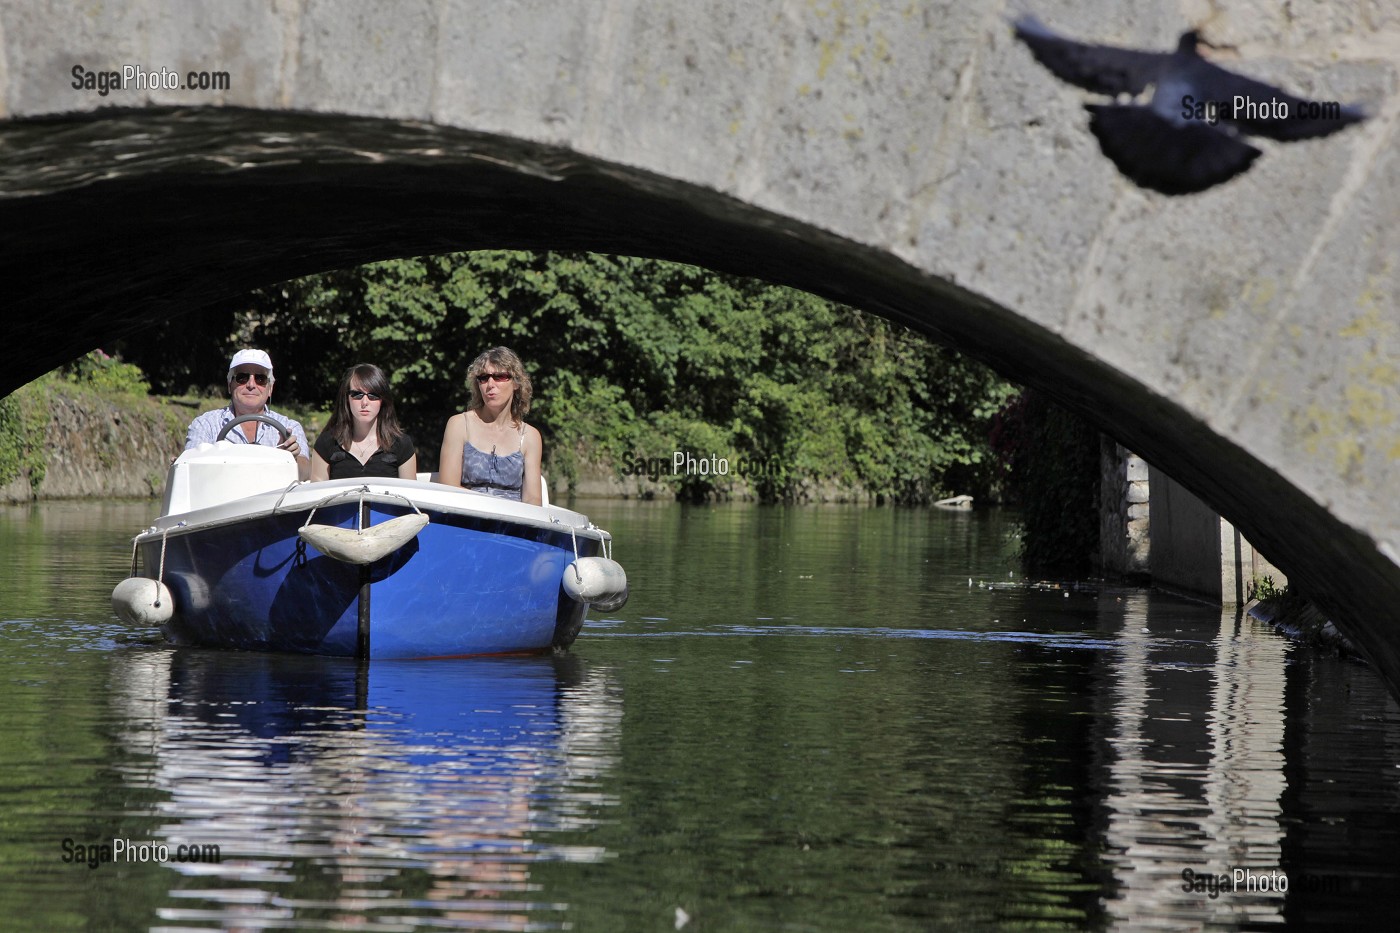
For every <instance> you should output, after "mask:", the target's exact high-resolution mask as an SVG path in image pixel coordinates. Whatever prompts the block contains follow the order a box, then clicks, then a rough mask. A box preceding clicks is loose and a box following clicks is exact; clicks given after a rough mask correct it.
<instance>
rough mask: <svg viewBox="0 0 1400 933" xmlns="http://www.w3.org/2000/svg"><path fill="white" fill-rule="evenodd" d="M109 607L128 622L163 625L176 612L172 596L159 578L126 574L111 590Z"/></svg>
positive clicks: (132, 623)
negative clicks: (153, 578)
mask: <svg viewBox="0 0 1400 933" xmlns="http://www.w3.org/2000/svg"><path fill="white" fill-rule="evenodd" d="M112 611H113V612H115V613H116V614H117V615H118V616H119V617H120V618H121V620H122V621H123V622H127V623H129V624H131V625H163V624H165V623H166V622H169V621H170V617H171V616H172V615H173V614H174V612H175V598H174V597H173V596H171V595H170V587H168V586H166V585H165V584H164V583H162V582H160V581H159V580H152V579H151V578H150V577H127V578H126V579H125V580H123V581H122V582H120V583H118V584H117V585H116V588H115V589H113V590H112Z"/></svg>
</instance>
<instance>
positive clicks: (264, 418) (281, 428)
mask: <svg viewBox="0 0 1400 933" xmlns="http://www.w3.org/2000/svg"><path fill="white" fill-rule="evenodd" d="M245 421H261V422H262V423H263V424H270V425H272V426H273V427H274V428H276V429H277V433H278V434H279V435H281V439H282V440H284V441H285V440H286V439H287V438H289V437H291V436H292V432H291V431H289V430H287V426H286V425H285V424H283V423H282V422H280V421H278V420H277V419H276V418H272V417H269V416H268V415H239V416H238V417H237V418H234V419H233V420H232V421H230V422H229V423H228V424H226V425H224V429H223V430H222V431H220V432H219V436H218V437H216V438H214V440H216V441H221V440H223V439H224V438H226V437H228V432H230V431H232V430H233V429H234V427H235V426H237V425H240V424H243V423H244V422H245Z"/></svg>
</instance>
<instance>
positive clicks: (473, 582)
mask: <svg viewBox="0 0 1400 933" xmlns="http://www.w3.org/2000/svg"><path fill="white" fill-rule="evenodd" d="M356 509H357V506H355V505H354V504H345V503H342V504H339V505H335V506H329V507H326V508H323V509H321V510H319V511H318V512H317V513H316V521H317V523H319V524H332V525H340V526H342V527H354V526H355V513H356ZM407 511H408V510H407V509H406V508H400V507H397V506H390V505H383V504H374V505H372V506H371V507H370V518H369V521H368V524H371V525H377V524H379V523H381V522H384V521H387V520H389V519H391V518H395V517H397V516H399V515H403V514H405V513H406V512H407ZM305 519H306V513H304V512H291V513H286V514H280V515H262V516H259V517H257V518H252V519H249V520H246V521H238V522H231V523H227V524H220V525H210V526H206V527H202V528H199V529H197V530H174V531H172V532H171V533H170V534H169V535H168V536H167V537H166V538H165V539H164V542H163V543H164V551H165V553H164V557H163V562H162V554H161V549H162V539H161V538H160V537H159V536H152V537H148V538H147V539H146V540H144V541H143V542H141V543H140V545H139V550H140V552H141V556H142V559H143V562H144V564H145V567H146V568H147V573H148V575H150V576H155V575H156V573H155V571H156V569H157V568H158V567H160V566H162V563H163V567H164V570H163V573H162V574H161V575H162V578H163V579H164V581H165V583H166V585H167V586H169V587H170V590H171V594H172V596H173V597H174V600H173V601H174V606H175V614H174V616H173V618H171V620H170V621H169V622H168V623H166V625H165V627H164V631H165V634H166V637H167V638H168V639H169V640H170V641H172V642H173V643H175V644H179V645H201V646H208V647H220V648H237V649H246V650H258V651H285V652H298V653H304V654H321V655H340V656H353V655H355V654H356V651H357V642H358V633H359V627H360V617H361V614H362V607H363V609H364V611H365V612H366V613H367V616H368V632H369V645H368V652H369V657H371V658H429V657H463V656H472V655H485V654H512V653H524V652H540V651H547V650H549V649H550V648H551V647H553V646H556V645H561V646H562V645H567V644H568V643H569V642H571V641H572V640H573V637H574V636H575V635H576V634H577V632H578V629H579V627H580V626H581V625H582V623H583V618H584V614H585V613H586V611H587V605H586V604H583V603H579V602H576V601H574V600H571V599H569V598H568V597H567V596H565V595H564V593H563V592H562V589H561V587H560V580H561V579H562V577H563V573H564V569H565V568H566V567H567V566H568V565H569V563H570V562H571V561H572V560H573V559H574V543H573V541H572V540H571V538H570V536H569V534H568V533H567V532H566V531H564V532H561V531H557V530H552V529H544V528H538V527H531V526H529V525H524V524H517V523H512V522H509V521H505V520H500V519H492V518H483V517H479V516H472V515H461V514H452V513H437V514H430V519H431V520H430V522H429V523H428V525H427V526H426V527H425V528H423V530H422V531H421V532H419V534H418V536H417V537H416V538H414V539H413V540H411V541H409V542H408V543H407V544H405V545H404V546H402V547H401V548H399V549H398V550H397V551H395V552H393V553H392V554H390V555H388V556H387V557H384V558H382V559H380V560H378V561H376V562H375V563H373V564H370V565H367V566H363V567H362V566H358V565H354V564H348V563H342V562H341V561H338V560H335V559H334V558H331V557H329V556H327V555H325V554H322V553H320V552H319V551H317V550H316V548H314V547H313V546H311V545H309V544H305V543H304V542H302V540H301V539H300V538H299V537H298V535H297V530H298V528H299V527H300V526H301V525H302V523H303V522H304V521H305ZM577 545H578V553H579V556H589V555H591V554H594V553H597V550H598V542H597V541H595V540H591V539H585V538H583V537H580V538H579V539H578V541H577Z"/></svg>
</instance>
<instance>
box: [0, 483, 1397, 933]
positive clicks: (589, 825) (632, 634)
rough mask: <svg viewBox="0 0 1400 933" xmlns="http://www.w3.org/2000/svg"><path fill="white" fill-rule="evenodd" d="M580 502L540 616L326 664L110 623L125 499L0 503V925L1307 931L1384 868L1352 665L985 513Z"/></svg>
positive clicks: (1387, 713) (1376, 773)
mask: <svg viewBox="0 0 1400 933" xmlns="http://www.w3.org/2000/svg"><path fill="white" fill-rule="evenodd" d="M581 507H582V509H583V510H584V511H586V512H588V513H589V515H590V517H592V518H593V519H594V520H595V521H597V522H598V523H599V524H601V525H603V526H604V527H607V528H609V529H610V530H612V531H613V532H614V534H615V535H616V536H617V550H616V556H617V557H618V558H619V559H620V560H621V561H622V562H623V563H624V564H625V565H626V566H627V568H628V572H629V576H630V577H631V579H632V582H633V588H632V594H633V595H632V599H631V602H630V603H629V604H628V606H627V607H626V608H625V609H624V610H622V611H621V612H618V613H615V614H614V615H612V616H610V617H607V618H602V619H594V620H592V621H590V623H589V624H588V626H587V627H586V628H585V630H584V633H583V635H582V636H581V637H580V638H579V641H578V643H577V644H576V645H575V646H574V649H573V651H572V652H570V653H569V654H567V655H562V656H558V657H554V658H518V659H481V660H468V661H441V662H387V663H382V664H375V665H372V666H371V667H370V668H369V669H368V670H367V671H361V670H357V669H356V667H355V665H354V664H353V663H346V662H342V661H339V660H332V659H314V658H311V659H308V658H294V657H279V656H271V655H253V654H236V653H220V652H208V651H188V650H183V649H182V650H174V649H171V648H168V647H166V646H165V645H163V644H162V643H161V641H160V639H159V638H158V637H156V636H154V635H153V634H152V633H149V632H143V631H134V630H131V629H130V628H128V627H126V626H124V625H123V624H122V623H120V622H118V621H117V620H116V619H115V617H114V616H113V615H112V612H111V609H110V605H109V603H108V594H109V593H110V590H111V587H112V586H113V585H114V584H115V582H117V580H119V579H120V578H121V577H122V576H123V575H124V574H125V572H126V568H127V566H128V564H129V561H130V551H129V546H130V545H129V541H130V535H131V534H132V533H133V532H134V531H135V530H137V529H138V528H139V527H141V526H144V525H145V524H146V523H147V522H148V520H149V519H150V518H151V516H152V514H153V511H154V509H155V504H154V503H148V502H140V503H81V504H65V503H54V504H45V505H41V506H36V507H32V508H0V553H3V555H4V557H5V570H4V572H3V574H0V687H3V690H4V698H5V712H4V716H3V718H0V799H3V804H0V818H3V820H4V829H3V833H0V906H2V907H3V915H4V917H5V918H6V919H5V923H4V925H5V926H6V927H12V928H17V929H65V928H70V929H89V928H99V929H133V930H135V929H162V930H177V929H178V930H189V929H221V928H222V929H240V930H259V929H345V928H354V929H358V930H420V929H421V930H428V929H432V930H439V929H462V930H553V929H573V930H606V931H611V930H674V929H677V928H678V925H679V926H680V927H681V928H683V929H690V930H752V929H774V930H777V929H783V930H815V931H846V930H894V931H904V930H909V931H913V930H925V929H939V928H948V929H976V928H985V929H993V928H996V929H1005V928H1042V929H1045V928H1050V929H1053V928H1062V929H1086V928H1087V929H1107V928H1120V929H1134V930H1136V929H1163V930H1197V929H1221V930H1231V929H1255V928H1259V927H1271V926H1281V925H1284V924H1287V925H1288V926H1290V927H1294V928H1302V927H1311V928H1315V929H1336V928H1341V927H1347V926H1355V927H1368V926H1370V927H1377V928H1384V927H1387V926H1389V925H1390V923H1391V921H1392V918H1393V916H1394V914H1395V913H1396V910H1397V907H1400V894H1397V892H1400V858H1398V857H1397V855H1396V853H1397V852H1400V715H1397V710H1396V707H1395V704H1394V702H1393V701H1392V700H1391V699H1390V698H1389V697H1388V695H1387V694H1386V692H1385V690H1384V688H1383V687H1382V685H1381V684H1380V683H1379V681H1378V680H1377V679H1376V678H1375V677H1374V676H1373V675H1372V674H1371V673H1370V672H1369V671H1368V670H1367V669H1366V668H1364V667H1362V666H1360V665H1358V664H1355V663H1351V662H1345V661H1339V660H1335V659H1331V658H1327V657H1324V656H1321V655H1319V654H1317V653H1315V652H1312V651H1308V650H1302V649H1297V648H1293V647H1291V646H1290V645H1289V644H1288V643H1286V642H1285V641H1283V640H1282V639H1280V638H1278V637H1277V636H1275V635H1274V634H1273V633H1272V632H1270V631H1267V630H1264V629H1262V628H1260V627H1258V626H1256V625H1254V624H1253V623H1251V622H1249V621H1248V620H1237V619H1236V617H1235V616H1234V615H1233V614H1227V615H1223V616H1222V614H1221V613H1219V612H1217V611H1212V610H1210V609H1207V608H1203V607H1201V606H1198V605H1195V604H1192V603H1188V602H1183V601H1180V600H1176V599H1172V598H1170V597H1165V596H1159V595H1149V594H1145V593H1142V592H1139V591H1135V590H1113V589H1103V590H1097V589H1089V588H1080V589H1068V590H1062V589H1042V588H1035V587H1029V586H1025V585H1023V584H1022V581H1019V580H1018V579H1016V577H1015V576H1014V571H1015V566H1016V565H1015V561H1014V552H1015V542H1014V540H1013V539H1012V537H1011V533H1012V531H1013V527H1012V525H1011V523H1010V521H1009V519H1008V518H1007V517H1005V516H1003V515H1000V514H997V513H991V514H983V513H978V514H954V513H945V512H926V511H912V510H910V511H898V510H891V509H881V510H874V509H860V508H844V507H840V508H838V507H832V508H803V509H772V508H757V507H751V506H726V507H719V508H710V509H694V508H687V507H682V506H678V505H674V504H648V503H615V502H587V503H583V504H582V506H581ZM104 847H105V848H104ZM162 847H163V848H162ZM160 856H165V860H164V861H162V860H160ZM1188 873H1189V874H1188ZM1285 879H1286V880H1285ZM1284 886H1286V890H1280V888H1281V887H1284Z"/></svg>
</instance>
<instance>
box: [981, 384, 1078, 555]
mask: <svg viewBox="0 0 1400 933" xmlns="http://www.w3.org/2000/svg"><path fill="white" fill-rule="evenodd" d="M992 442H993V445H994V446H995V447H996V448H997V450H998V453H999V454H1000V456H1001V457H1002V460H1003V462H1004V463H1005V464H1006V468H1007V477H1008V482H1007V486H1008V498H1009V499H1010V501H1011V504H1013V505H1015V506H1017V507H1018V508H1019V509H1020V510H1021V515H1022V520H1023V522H1024V524H1025V528H1024V533H1023V536H1022V541H1023V550H1022V554H1021V557H1022V560H1023V562H1024V564H1025V568H1026V572H1027V573H1032V574H1043V575H1048V576H1054V575H1059V576H1067V577H1075V576H1082V575H1084V574H1087V573H1088V572H1089V571H1090V569H1091V568H1092V566H1093V562H1094V559H1095V556H1096V555H1097V554H1098V548H1099V432H1098V431H1097V430H1096V429H1095V428H1093V427H1092V426H1091V425H1089V424H1087V423H1086V422H1085V421H1083V420H1082V419H1080V418H1078V417H1076V416H1075V415H1073V414H1071V413H1070V412H1068V411H1066V410H1065V409H1063V408H1060V407H1059V406H1058V405H1055V404H1053V403H1052V402H1051V401H1050V400H1049V399H1048V398H1046V397H1045V396H1044V395H1043V394H1041V393H1039V392H1035V391H1033V390H1030V389H1027V390H1025V391H1024V392H1022V393H1021V394H1020V395H1019V396H1017V397H1016V398H1015V399H1014V400H1012V402H1010V403H1009V404H1008V405H1007V406H1006V408H1005V409H1004V410H1003V411H1002V412H1001V413H1000V415H999V416H998V418H997V424H996V427H995V429H994V430H993V438H992Z"/></svg>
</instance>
